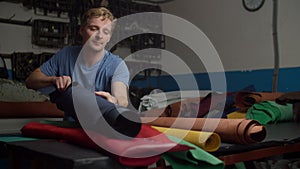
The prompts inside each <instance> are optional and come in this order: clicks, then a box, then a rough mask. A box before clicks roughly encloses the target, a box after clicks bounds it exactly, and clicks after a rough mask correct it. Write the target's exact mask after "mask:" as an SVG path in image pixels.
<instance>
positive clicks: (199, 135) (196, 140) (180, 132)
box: [152, 126, 221, 152]
mask: <svg viewBox="0 0 300 169" xmlns="http://www.w3.org/2000/svg"><path fill="white" fill-rule="evenodd" d="M152 127H153V128H155V129H157V130H158V131H160V132H163V133H164V134H167V135H171V136H174V137H178V138H182V139H183V140H185V141H188V142H190V143H192V144H195V145H197V146H199V147H200V148H202V149H203V150H205V151H208V152H214V151H217V150H218V149H219V147H220V144H221V138H220V136H219V135H218V134H217V133H214V132H204V131H195V130H184V129H175V128H166V127H157V126H152Z"/></svg>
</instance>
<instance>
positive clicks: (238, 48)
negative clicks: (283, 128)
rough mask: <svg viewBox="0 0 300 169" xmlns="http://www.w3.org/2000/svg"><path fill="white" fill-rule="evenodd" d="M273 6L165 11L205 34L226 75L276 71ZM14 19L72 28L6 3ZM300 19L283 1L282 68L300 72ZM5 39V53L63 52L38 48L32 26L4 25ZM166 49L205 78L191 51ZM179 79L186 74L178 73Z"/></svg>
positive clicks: (294, 1) (194, 0)
mask: <svg viewBox="0 0 300 169" xmlns="http://www.w3.org/2000/svg"><path fill="white" fill-rule="evenodd" d="M272 3H273V1H272V0H266V1H265V4H264V6H263V7H262V8H261V9H260V10H259V11H257V12H248V11H246V10H245V9H244V8H243V6H242V0H224V1H220V0H188V1H184V0H174V1H171V2H168V3H164V4H161V7H162V10H163V12H166V13H170V14H173V15H176V16H178V17H182V18H184V19H186V20H188V21H189V22H191V23H192V24H194V25H196V26H197V27H198V28H199V29H200V30H202V31H203V32H204V33H205V34H206V35H207V36H208V38H209V39H210V41H211V42H212V44H213V45H214V47H215V48H216V50H217V52H218V53H219V56H220V58H221V61H222V63H223V66H224V68H225V70H226V71H235V70H237V71H240V70H256V69H266V68H273V67H274V54H273V39H272ZM14 14H15V17H14V18H13V19H15V20H23V21H26V20H28V19H29V18H31V17H32V18H33V19H35V18H42V19H49V20H56V21H63V22H68V19H67V18H66V17H65V18H64V17H62V18H58V17H56V16H52V17H49V16H43V15H42V14H40V15H35V14H34V12H33V10H28V9H26V8H24V7H23V6H22V4H14V3H8V2H0V17H1V18H10V17H11V16H13V15H14ZM299 17H300V1H299V0H279V32H278V33H279V47H280V67H299V66H300V56H299V55H300V22H299ZM0 37H1V38H0V53H13V52H35V53H40V52H54V51H57V50H58V49H48V48H40V47H37V46H33V45H32V44H31V27H27V26H18V25H10V24H3V23H0ZM166 47H167V49H166V50H168V51H170V52H173V53H175V54H176V55H178V56H180V57H181V58H182V59H183V60H184V61H185V62H186V63H187V65H188V66H189V67H190V68H191V69H192V70H193V71H194V72H195V73H196V72H205V68H204V67H203V64H202V63H201V61H199V59H198V57H197V56H196V55H195V54H194V53H193V52H192V51H191V50H189V48H188V47H187V46H184V45H183V44H180V43H178V42H177V41H175V40H172V39H169V38H168V39H167V43H166ZM120 51H121V52H120ZM120 51H116V52H117V53H118V54H120V55H121V56H122V57H123V58H124V57H126V56H127V55H128V53H126V51H127V52H128V50H120ZM124 51H125V53H123V52H124ZM170 62H171V61H170V59H167V58H162V60H161V61H160V63H162V64H165V63H167V64H170ZM174 64H177V63H175V62H174ZM175 69H178V68H177V67H175ZM178 73H179V74H181V73H183V74H184V73H185V72H184V71H181V70H178Z"/></svg>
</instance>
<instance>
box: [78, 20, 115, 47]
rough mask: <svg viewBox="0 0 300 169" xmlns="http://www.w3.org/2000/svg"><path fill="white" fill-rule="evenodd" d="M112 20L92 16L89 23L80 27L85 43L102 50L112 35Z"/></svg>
mask: <svg viewBox="0 0 300 169" xmlns="http://www.w3.org/2000/svg"><path fill="white" fill-rule="evenodd" d="M111 23H112V22H111V21H110V20H109V19H105V20H103V17H102V16H101V17H92V18H91V19H90V20H89V22H88V23H87V25H85V26H82V27H81V28H80V35H81V36H82V41H83V44H85V45H88V46H89V47H90V48H91V49H94V50H95V51H98V52H100V51H102V50H103V49H104V47H105V46H106V44H107V43H108V42H109V40H110V37H111V26H112V25H111Z"/></svg>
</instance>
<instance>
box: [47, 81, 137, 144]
mask: <svg viewBox="0 0 300 169" xmlns="http://www.w3.org/2000/svg"><path fill="white" fill-rule="evenodd" d="M50 99H51V101H52V102H54V103H56V106H57V107H58V108H59V109H60V110H62V111H64V112H65V114H67V115H68V116H71V117H73V118H74V119H77V120H79V122H80V124H81V126H82V127H83V128H87V129H89V130H92V131H97V132H100V133H101V134H103V135H105V136H107V137H112V138H119V139H128V138H127V137H135V136H136V135H137V134H138V133H139V131H140V129H141V121H140V117H139V114H138V112H136V111H133V110H130V109H127V108H125V107H122V106H118V105H115V104H113V103H111V102H109V101H107V100H106V99H104V98H102V97H100V96H96V95H95V94H94V93H92V92H91V91H89V90H87V89H85V88H83V87H82V86H81V85H79V84H78V83H73V84H72V85H71V86H69V87H68V88H67V89H66V91H64V92H59V91H55V92H53V93H51V94H50Z"/></svg>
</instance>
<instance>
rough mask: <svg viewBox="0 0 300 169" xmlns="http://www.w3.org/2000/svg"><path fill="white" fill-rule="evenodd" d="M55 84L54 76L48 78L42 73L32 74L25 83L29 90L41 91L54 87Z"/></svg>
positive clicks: (35, 72)
mask: <svg viewBox="0 0 300 169" xmlns="http://www.w3.org/2000/svg"><path fill="white" fill-rule="evenodd" d="M54 82H55V77H54V76H46V75H44V74H43V73H41V72H40V71H38V70H37V71H34V72H32V73H31V74H30V75H29V76H28V78H27V79H26V81H25V84H26V87H27V88H29V89H35V90H38V89H41V88H44V87H47V86H50V85H53V84H54Z"/></svg>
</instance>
